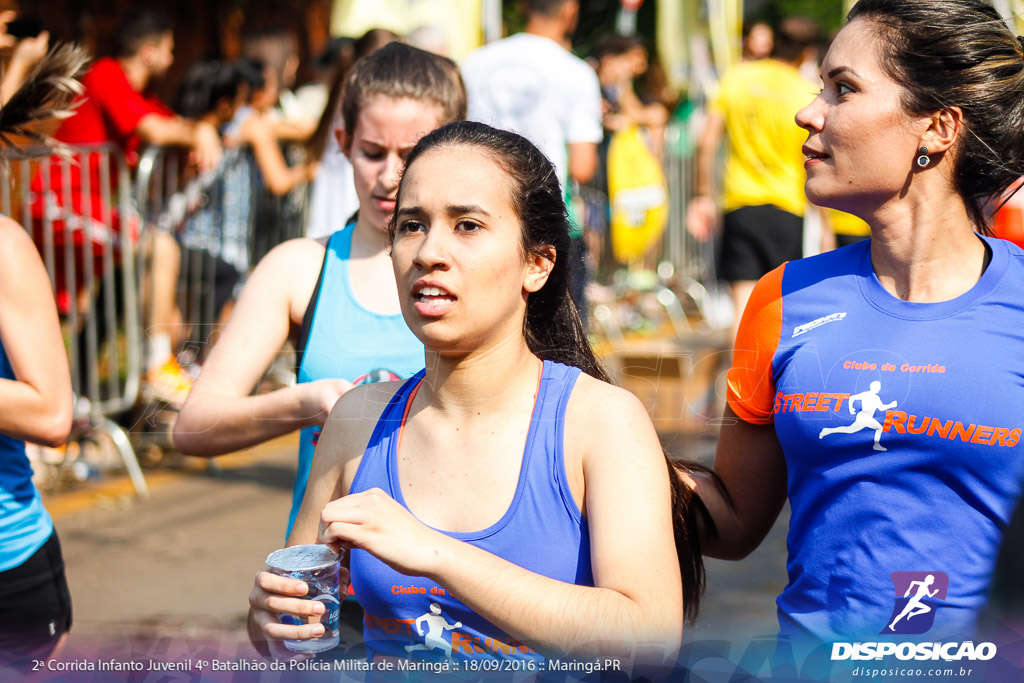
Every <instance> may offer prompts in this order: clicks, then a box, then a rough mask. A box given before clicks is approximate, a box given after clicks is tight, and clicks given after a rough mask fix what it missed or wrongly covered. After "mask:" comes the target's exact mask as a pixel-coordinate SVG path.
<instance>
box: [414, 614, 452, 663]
mask: <svg viewBox="0 0 1024 683" xmlns="http://www.w3.org/2000/svg"><path fill="white" fill-rule="evenodd" d="M424 626H426V632H424V630H423V627H424ZM457 628H462V622H461V621H456V622H455V623H454V624H449V623H448V620H447V619H445V618H444V617H443V616H442V615H441V606H440V605H438V604H437V603H436V602H432V603H430V612H429V613H428V614H424V615H422V616H420V617H419V618H417V619H416V633H418V634H419V636H420V638H423V642H422V643H417V644H416V645H407V646H406V648H405V651H406V653H409V652H414V651H416V650H426V651H427V652H431V651H433V650H440V651H441V654H443V655H444V656H445V657H447V658H448V659H451V658H452V644H451V642H450V640H445V639H444V632H445V631H452V630H454V629H457Z"/></svg>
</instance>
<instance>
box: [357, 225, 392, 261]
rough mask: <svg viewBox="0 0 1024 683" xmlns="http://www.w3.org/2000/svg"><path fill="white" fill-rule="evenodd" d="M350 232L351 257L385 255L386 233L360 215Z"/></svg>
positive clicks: (386, 245)
mask: <svg viewBox="0 0 1024 683" xmlns="http://www.w3.org/2000/svg"><path fill="white" fill-rule="evenodd" d="M352 227H353V233H352V250H351V254H350V256H351V258H373V257H375V256H380V257H383V256H386V255H387V251H388V236H387V233H386V232H385V231H384V230H383V229H381V228H380V227H378V226H376V225H373V224H372V223H370V222H369V221H367V220H366V219H365V218H363V217H362V216H360V217H359V218H357V219H356V224H355V225H354V226H352Z"/></svg>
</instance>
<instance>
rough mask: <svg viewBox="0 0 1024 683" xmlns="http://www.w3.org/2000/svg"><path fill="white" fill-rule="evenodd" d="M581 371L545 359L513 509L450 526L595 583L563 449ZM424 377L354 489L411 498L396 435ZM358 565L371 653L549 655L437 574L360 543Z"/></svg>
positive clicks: (536, 566) (567, 578)
mask: <svg viewBox="0 0 1024 683" xmlns="http://www.w3.org/2000/svg"><path fill="white" fill-rule="evenodd" d="M579 374H580V371H579V369H578V368H573V367H568V366H565V365H561V364H559V363H552V362H550V361H545V362H544V369H543V372H542V374H541V382H540V389H539V391H538V392H537V400H536V404H535V405H534V409H533V416H532V418H531V420H530V429H529V433H528V435H527V438H526V448H525V450H524V452H523V462H522V466H521V468H520V473H519V483H518V484H517V487H516V493H515V496H514V497H513V499H512V504H511V505H509V508H508V510H507V511H506V512H505V514H504V516H502V518H501V519H500V520H498V521H497V522H496V523H495V524H493V525H492V526H490V527H488V528H486V529H483V530H480V531H475V532H470V533H455V532H447V531H444V532H442V533H444V534H446V535H448V536H450V537H452V538H456V539H459V540H461V541H465V542H466V543H470V544H472V545H475V546H477V547H478V548H482V549H483V550H486V551H487V552H490V553H493V554H494V555H497V556H498V557H502V558H504V559H506V560H508V561H509V562H513V563H515V564H517V565H519V566H521V567H524V568H526V569H528V570H530V571H532V572H536V573H537V574H541V575H543V576H547V577H550V578H553V579H556V580H558V581H564V582H565V583H571V584H576V585H582V586H592V585H594V577H593V574H592V572H591V566H590V533H589V530H588V528H587V523H586V520H584V519H583V518H582V516H581V514H580V509H579V507H578V506H577V505H576V502H575V500H574V499H573V496H572V492H571V491H570V489H569V484H568V481H567V479H566V474H565V461H564V456H563V452H564V450H563V432H564V424H565V408H566V405H567V404H568V402H569V395H570V393H571V392H572V388H573V386H574V385H575V383H576V378H577V377H578V376H579ZM422 379H423V372H422V371H421V372H420V373H418V374H417V375H416V376H415V377H413V378H411V379H410V380H408V381H407V382H406V383H405V384H404V385H403V386H402V388H401V389H399V391H398V392H397V393H396V394H395V395H394V397H393V398H392V399H391V401H390V402H389V403H388V405H387V407H386V408H385V409H384V412H383V414H381V417H380V420H379V421H378V423H377V427H376V428H375V429H374V432H373V436H372V437H371V438H370V442H369V445H368V446H367V449H366V452H365V453H364V454H363V459H362V462H360V464H359V470H358V471H357V472H356V476H355V479H354V480H353V482H352V487H351V493H357V492H359V491H366V490H367V489H371V488H374V487H377V488H380V489H382V490H384V491H386V492H387V493H388V495H390V496H391V497H392V498H394V499H395V500H396V501H398V502H399V503H401V504H402V505H403V506H406V505H405V499H404V497H403V496H402V490H401V487H400V486H399V481H398V469H397V463H398V455H397V440H398V436H399V430H400V428H401V425H402V422H403V415H404V414H405V410H406V404H407V403H408V402H409V401H410V394H411V393H412V391H413V388H414V387H416V386H417V385H418V384H419V382H420V381H421V380H422ZM406 507H407V506H406ZM351 570H352V585H353V587H354V589H355V594H356V597H357V598H358V599H359V604H360V605H362V606H363V609H364V610H365V617H364V619H363V639H364V641H365V642H366V648H367V657H368V658H372V657H374V656H377V655H386V656H394V657H401V658H412V659H414V660H417V659H421V658H422V659H424V660H430V661H442V660H444V659H445V658H449V657H450V658H454V659H457V660H466V659H507V658H530V659H538V660H539V659H540V658H541V656H540V655H539V654H537V653H536V652H534V651H533V650H532V649H530V648H529V647H528V646H526V645H523V644H521V643H519V642H517V641H516V640H515V639H514V638H512V637H511V636H509V635H507V634H505V633H504V632H502V631H501V630H500V629H499V628H498V627H496V626H494V625H493V624H491V623H490V622H489V621H487V620H486V619H484V618H483V617H481V616H480V615H478V614H476V613H475V612H473V611H472V610H470V609H469V608H468V607H466V606H465V605H464V604H462V602H460V601H459V600H458V598H457V597H456V596H453V595H452V594H451V593H448V592H447V590H446V589H445V588H444V587H442V586H440V585H438V584H436V583H434V582H433V581H431V580H429V579H425V578H422V577H416V576H405V575H403V574H399V573H398V572H396V571H394V570H393V569H391V568H390V567H388V566H387V565H386V564H384V563H383V562H381V561H379V560H377V559H376V558H375V557H373V556H372V555H370V553H368V552H365V551H362V550H353V551H352V557H351Z"/></svg>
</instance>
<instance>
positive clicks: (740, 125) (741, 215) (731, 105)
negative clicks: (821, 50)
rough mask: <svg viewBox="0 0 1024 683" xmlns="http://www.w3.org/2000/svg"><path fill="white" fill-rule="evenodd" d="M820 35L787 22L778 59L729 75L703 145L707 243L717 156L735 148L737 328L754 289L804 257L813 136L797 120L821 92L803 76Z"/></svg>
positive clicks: (804, 22) (692, 213)
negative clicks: (807, 161) (806, 150)
mask: <svg viewBox="0 0 1024 683" xmlns="http://www.w3.org/2000/svg"><path fill="white" fill-rule="evenodd" d="M818 33H819V31H818V27H817V25H815V24H814V22H812V21H811V20H810V19H806V18H803V17H791V18H789V19H786V20H785V21H783V22H782V24H781V25H780V26H779V29H778V31H777V32H776V40H775V48H774V52H773V56H772V57H771V58H769V59H760V60H756V61H746V62H741V63H739V64H737V65H736V66H734V67H732V68H731V69H730V70H729V71H728V72H726V74H725V75H724V76H723V78H722V80H721V82H720V84H719V91H718V93H717V95H716V96H715V97H714V98H713V100H712V101H711V102H710V105H709V108H708V110H709V111H708V121H707V127H706V128H705V131H704V133H703V135H702V136H701V139H700V141H699V143H698V150H697V186H696V189H697V196H696V197H694V198H693V200H692V201H691V203H690V208H689V215H688V219H687V226H688V228H689V230H690V232H691V233H693V234H694V235H695V236H696V237H697V238H698V239H702V240H704V239H707V238H708V236H709V235H710V233H711V228H712V226H713V225H714V224H715V222H716V221H715V219H716V216H717V210H718V207H717V205H716V203H715V201H714V200H713V199H712V194H713V184H714V179H715V164H716V162H717V161H718V149H719V146H720V145H721V143H722V142H723V140H725V141H727V142H728V151H727V154H726V160H725V171H724V173H723V174H722V181H723V192H722V202H721V205H722V206H721V208H722V210H723V211H724V215H723V218H722V245H721V255H720V258H719V261H720V263H719V275H720V276H721V277H722V279H724V280H726V281H727V282H729V284H730V286H731V289H732V298H733V303H734V305H735V308H736V320H737V321H738V320H739V317H740V316H741V315H742V313H743V309H744V307H745V306H746V303H747V299H748V298H749V297H750V292H751V290H752V289H753V287H754V283H755V282H757V280H758V279H760V278H761V276H763V275H765V274H766V273H768V272H769V271H770V270H772V269H774V268H776V267H777V266H779V265H781V264H782V263H783V262H785V261H790V260H793V259H798V258H800V257H801V255H802V242H803V214H804V209H805V206H806V204H807V199H806V198H805V196H804V179H805V174H804V168H803V164H804V155H803V152H802V151H801V148H802V146H803V143H804V140H805V139H806V138H807V134H806V133H805V132H804V131H802V130H801V129H800V128H799V127H798V126H797V125H796V122H795V121H794V116H795V115H796V112H797V111H799V110H800V109H801V108H803V107H804V106H806V104H807V103H808V102H810V101H811V99H813V97H814V94H815V92H816V91H817V90H818V86H817V85H815V84H813V83H810V82H809V81H807V80H806V79H805V78H804V77H803V76H802V75H801V74H800V71H799V70H798V67H799V65H800V64H801V62H802V61H803V59H804V56H805V54H806V52H807V51H808V50H809V49H812V47H811V46H812V45H813V44H814V43H815V41H816V40H817V38H818Z"/></svg>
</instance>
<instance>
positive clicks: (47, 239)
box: [0, 145, 148, 497]
mask: <svg viewBox="0 0 1024 683" xmlns="http://www.w3.org/2000/svg"><path fill="white" fill-rule="evenodd" d="M0 157H2V158H3V159H4V164H5V166H6V172H7V174H8V182H5V183H0V188H2V189H0V211H3V213H5V214H7V215H9V216H11V217H12V218H14V219H16V220H18V221H20V222H21V224H22V225H23V226H24V227H25V229H26V230H28V231H29V232H30V234H31V235H32V237H33V240H34V241H35V243H36V245H37V247H38V248H39V251H40V254H41V255H42V257H43V262H44V264H45V266H46V271H47V273H48V275H49V277H50V281H51V283H52V285H53V289H54V294H55V296H56V299H57V303H58V310H59V312H60V315H61V324H62V331H63V334H64V336H65V341H66V347H67V350H68V360H69V364H70V368H71V381H72V388H73V390H74V394H75V410H74V423H73V428H72V432H71V435H70V437H69V439H68V441H69V444H79V445H81V444H83V443H85V442H94V443H95V442H96V441H97V440H98V439H99V438H100V437H101V436H102V435H105V436H106V437H107V438H109V440H110V441H111V442H112V444H113V446H114V448H116V451H117V453H118V455H119V458H120V460H121V461H122V463H123V465H124V467H125V469H126V470H127V472H128V475H129V476H130V477H131V480H132V484H133V485H134V487H135V490H136V492H137V493H138V495H140V496H142V497H145V496H147V495H148V490H147V487H146V482H145V479H144V478H143V475H142V471H141V469H140V468H139V465H138V461H137V459H136V457H135V452H134V450H133V448H132V446H131V443H130V442H129V439H128V435H127V433H126V432H125V430H124V429H123V428H122V427H121V426H120V425H118V424H117V423H115V422H114V421H113V420H112V419H111V418H112V417H113V416H116V415H118V414H120V413H123V412H124V411H126V410H128V409H130V408H131V407H132V406H133V405H134V404H135V402H136V399H137V397H138V392H139V384H140V378H141V372H142V359H141V329H140V325H139V305H138V297H137V284H136V283H137V277H136V276H137V271H136V267H135V266H136V262H135V254H136V252H137V249H136V236H137V230H138V223H137V220H136V215H135V212H134V211H133V208H132V201H131V190H130V179H129V174H128V168H127V166H126V165H125V162H124V159H123V157H122V155H121V152H120V150H119V149H118V148H116V147H115V146H113V145H92V146H83V147H73V148H69V151H68V153H67V154H66V155H63V156H57V155H51V154H50V153H48V152H47V151H46V150H42V149H37V150H25V151H16V150H5V151H3V152H2V153H0ZM83 452H84V451H83V449H82V448H80V447H79V448H67V449H65V451H64V459H62V460H61V462H59V463H57V465H58V466H59V467H62V468H63V467H65V466H71V465H75V464H76V463H74V462H71V460H75V459H76V458H78V457H79V456H80V455H81V454H82V453H83ZM83 464H84V463H83ZM87 470H88V467H86V471H87Z"/></svg>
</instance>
